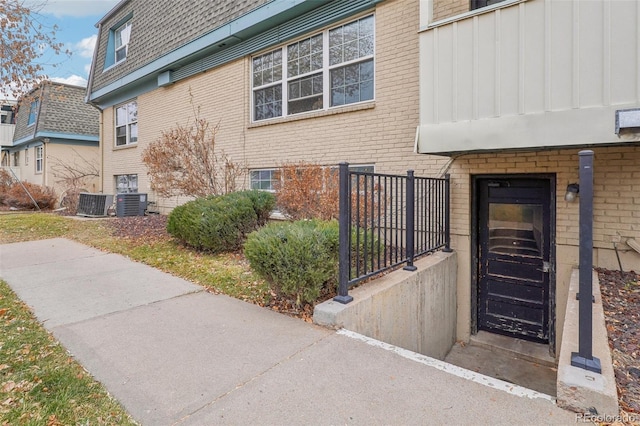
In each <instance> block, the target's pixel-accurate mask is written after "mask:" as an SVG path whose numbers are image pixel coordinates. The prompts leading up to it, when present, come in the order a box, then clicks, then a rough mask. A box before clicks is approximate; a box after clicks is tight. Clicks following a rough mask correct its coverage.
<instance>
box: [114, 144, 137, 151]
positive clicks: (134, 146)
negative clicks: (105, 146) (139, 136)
mask: <svg viewBox="0 0 640 426" xmlns="http://www.w3.org/2000/svg"><path fill="white" fill-rule="evenodd" d="M137 147H138V144H137V143H130V144H127V145H117V146H114V147H113V150H114V151H120V150H122V149H130V148H137Z"/></svg>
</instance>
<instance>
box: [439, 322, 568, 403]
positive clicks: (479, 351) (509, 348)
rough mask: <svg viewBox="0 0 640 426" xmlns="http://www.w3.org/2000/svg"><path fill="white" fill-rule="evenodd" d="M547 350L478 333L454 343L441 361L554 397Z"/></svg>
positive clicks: (552, 368) (552, 371)
mask: <svg viewBox="0 0 640 426" xmlns="http://www.w3.org/2000/svg"><path fill="white" fill-rule="evenodd" d="M547 348H548V346H547V345H540V344H536V343H532V342H527V341H524V340H520V339H513V338H509V337H506V336H500V335H496V334H492V333H487V332H480V333H478V334H477V335H475V336H473V337H472V339H471V341H470V342H469V343H468V344H466V345H462V344H460V343H456V344H455V345H454V346H453V348H452V349H451V352H449V354H448V355H447V357H446V358H445V361H446V362H448V363H451V364H453V365H457V366H458V367H462V368H466V369H468V370H471V371H475V372H478V373H480V374H484V375H486V376H489V377H493V378H496V379H500V380H504V381H506V382H509V383H513V384H516V385H519V386H523V387H525V388H529V389H533V390H535V391H537V392H540V393H544V394H546V395H550V396H553V397H555V396H556V379H557V369H556V368H555V363H554V360H553V358H551V357H550V356H549V354H548V349H547Z"/></svg>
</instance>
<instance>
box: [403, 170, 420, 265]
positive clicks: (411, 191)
mask: <svg viewBox="0 0 640 426" xmlns="http://www.w3.org/2000/svg"><path fill="white" fill-rule="evenodd" d="M415 184H416V179H415V176H414V175H413V170H407V189H406V192H407V208H406V211H405V217H406V218H407V228H406V233H407V235H406V238H405V241H406V242H407V265H406V266H405V267H404V268H402V269H404V270H405V271H415V270H416V269H418V268H417V267H416V266H415V265H414V264H413V257H414V255H415V247H414V237H415V235H414V233H415V207H416V203H415V198H416V197H415V187H416V185H415Z"/></svg>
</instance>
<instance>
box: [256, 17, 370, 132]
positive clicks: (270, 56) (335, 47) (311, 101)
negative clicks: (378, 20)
mask: <svg viewBox="0 0 640 426" xmlns="http://www.w3.org/2000/svg"><path fill="white" fill-rule="evenodd" d="M374 24H375V21H374V15H368V16H365V17H363V18H360V19H356V20H354V21H351V22H348V23H346V24H343V25H339V26H336V27H333V28H330V29H327V30H324V31H322V32H319V33H317V34H313V35H311V36H309V37H306V38H303V39H300V40H298V41H295V42H293V43H288V44H286V45H283V46H281V47H279V48H277V49H274V50H271V51H269V52H267V53H263V54H260V55H256V56H254V57H253V58H252V60H251V87H252V100H251V103H252V119H253V121H260V120H266V119H270V118H275V117H285V116H288V115H294V114H298V113H302V112H308V111H314V110H322V109H328V108H332V107H337V106H341V105H347V104H353V103H358V102H364V101H369V100H373V98H374V74H375V72H374V55H375V51H374V50H375V49H374V46H375V41H374V32H375V31H374Z"/></svg>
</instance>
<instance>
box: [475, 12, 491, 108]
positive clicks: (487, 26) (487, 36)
mask: <svg viewBox="0 0 640 426" xmlns="http://www.w3.org/2000/svg"><path fill="white" fill-rule="evenodd" d="M495 19H496V18H495V14H493V13H487V14H484V15H481V16H479V17H478V21H479V24H478V39H479V40H478V41H479V43H478V68H477V72H478V74H479V83H480V84H479V87H478V98H479V104H478V116H479V118H488V117H495V116H496V111H495V99H494V98H495V95H496V90H495V74H496V43H495V39H496V26H495Z"/></svg>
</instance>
